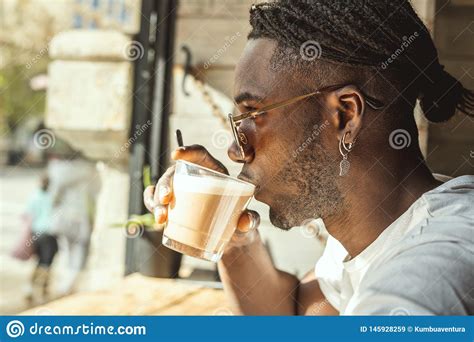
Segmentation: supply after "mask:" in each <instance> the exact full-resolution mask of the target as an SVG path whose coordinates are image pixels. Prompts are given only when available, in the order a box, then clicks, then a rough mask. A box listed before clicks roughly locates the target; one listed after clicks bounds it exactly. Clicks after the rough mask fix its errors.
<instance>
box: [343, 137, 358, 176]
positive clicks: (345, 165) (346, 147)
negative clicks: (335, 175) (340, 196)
mask: <svg viewBox="0 0 474 342" xmlns="http://www.w3.org/2000/svg"><path fill="white" fill-rule="evenodd" d="M349 133H350V132H346V133H344V135H343V136H342V139H341V140H339V153H341V155H342V160H341V162H340V163H339V176H341V177H343V176H345V175H347V174H348V173H349V168H350V166H351V163H349V160H347V156H348V155H349V153H350V152H351V151H352V149H353V148H354V145H355V139H354V141H353V142H351V143H349V144H346V135H347V134H349Z"/></svg>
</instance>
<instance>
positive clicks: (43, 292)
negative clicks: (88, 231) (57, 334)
mask: <svg viewBox="0 0 474 342" xmlns="http://www.w3.org/2000/svg"><path fill="white" fill-rule="evenodd" d="M48 187H49V179H48V177H47V175H43V176H42V177H41V185H40V188H39V189H38V190H37V191H36V192H35V193H34V194H33V196H32V197H31V198H30V200H29V202H28V205H27V209H26V213H25V214H24V217H25V218H26V220H27V221H28V222H29V224H30V227H31V234H30V238H29V240H28V241H25V242H24V243H25V246H32V247H33V253H34V254H35V255H36V256H37V257H38V263H37V265H36V268H35V270H34V271H33V276H32V278H31V288H30V290H29V291H28V292H29V293H28V295H27V299H28V300H33V299H35V300H36V299H38V300H41V301H45V300H46V299H47V297H48V295H49V281H50V273H51V264H52V263H53V260H54V257H55V256H56V253H57V252H58V243H57V240H56V237H55V236H54V235H53V234H52V233H51V213H52V200H51V195H50V193H49V192H48Z"/></svg>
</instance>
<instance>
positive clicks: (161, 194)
mask: <svg viewBox="0 0 474 342" xmlns="http://www.w3.org/2000/svg"><path fill="white" fill-rule="evenodd" d="M169 193H170V187H169V186H167V185H163V186H160V189H159V190H158V196H159V197H160V200H162V199H163V198H165V197H166V196H168V195H169Z"/></svg>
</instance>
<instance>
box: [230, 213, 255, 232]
mask: <svg viewBox="0 0 474 342" xmlns="http://www.w3.org/2000/svg"><path fill="white" fill-rule="evenodd" d="M259 225H260V215H259V214H258V213H257V212H256V211H253V210H245V211H244V212H243V213H242V215H240V218H239V221H238V223H237V230H236V232H237V233H241V234H245V233H248V232H249V231H251V230H254V229H257V228H258V226H259Z"/></svg>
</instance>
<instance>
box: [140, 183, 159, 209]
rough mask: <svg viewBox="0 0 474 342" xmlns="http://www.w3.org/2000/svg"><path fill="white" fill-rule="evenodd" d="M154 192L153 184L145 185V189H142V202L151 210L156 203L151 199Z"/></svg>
mask: <svg viewBox="0 0 474 342" xmlns="http://www.w3.org/2000/svg"><path fill="white" fill-rule="evenodd" d="M154 192H155V186H154V185H149V186H147V187H146V189H145V191H143V203H144V204H145V207H146V208H147V209H148V211H150V212H153V209H154V208H155V206H156V204H155V202H154V201H153V193H154Z"/></svg>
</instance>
